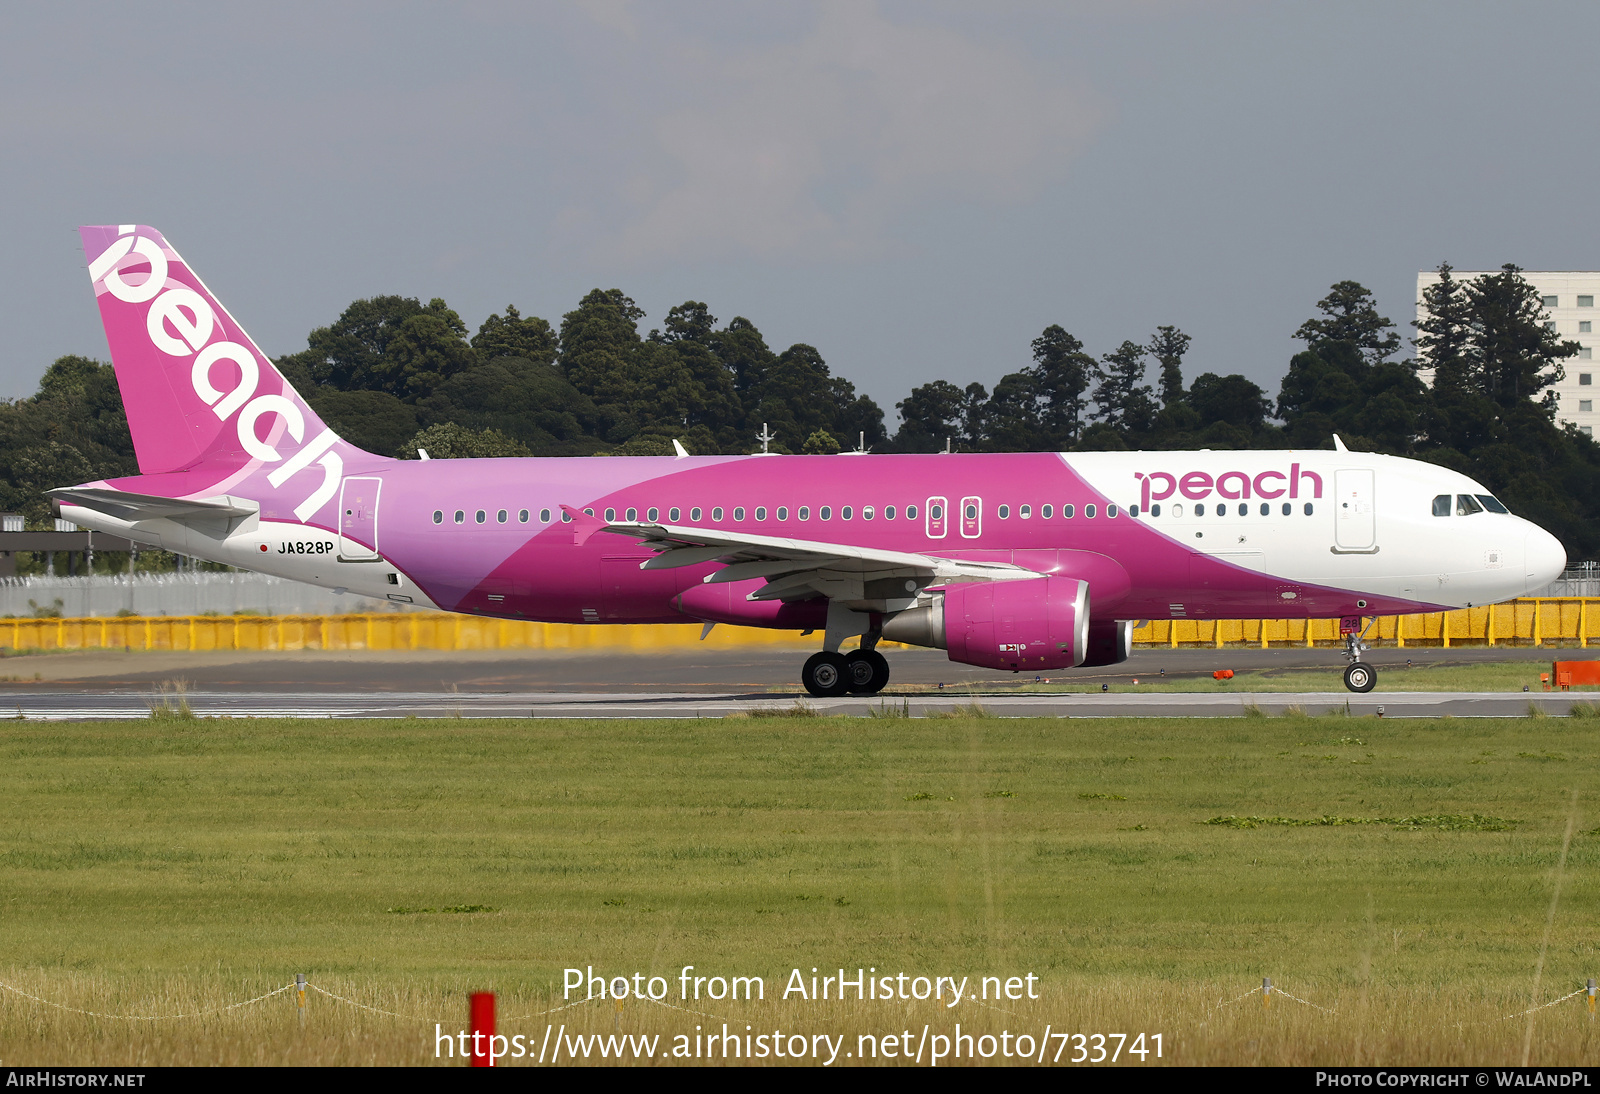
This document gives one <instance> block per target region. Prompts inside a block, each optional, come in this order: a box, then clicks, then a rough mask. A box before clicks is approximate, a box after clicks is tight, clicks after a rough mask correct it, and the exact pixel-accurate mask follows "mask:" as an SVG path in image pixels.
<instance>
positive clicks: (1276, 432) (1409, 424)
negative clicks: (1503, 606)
mask: <svg viewBox="0 0 1600 1094" xmlns="http://www.w3.org/2000/svg"><path fill="white" fill-rule="evenodd" d="M1438 272H1439V275H1440V277H1439V280H1438V281H1437V282H1436V283H1435V284H1434V285H1433V286H1431V287H1430V288H1428V289H1427V290H1426V291H1425V292H1424V294H1423V300H1422V305H1423V314H1424V318H1423V319H1422V320H1420V321H1419V322H1418V323H1416V324H1414V325H1415V326H1416V328H1417V329H1416V332H1415V337H1414V338H1412V339H1410V340H1409V341H1410V343H1411V346H1412V348H1413V350H1414V352H1413V353H1412V354H1411V355H1410V356H1409V357H1408V358H1404V359H1402V358H1401V351H1402V347H1403V346H1404V345H1405V343H1406V341H1407V340H1405V339H1402V337H1401V335H1400V333H1399V331H1398V330H1397V329H1396V326H1395V324H1394V323H1393V322H1391V321H1390V320H1389V319H1388V318H1386V317H1384V316H1381V315H1380V314H1379V313H1378V311H1377V307H1376V304H1375V301H1374V299H1373V297H1372V294H1371V293H1370V292H1368V290H1367V289H1365V288H1364V287H1363V286H1361V285H1360V284H1358V283H1356V282H1354V281H1341V282H1338V283H1337V284H1335V285H1333V286H1332V287H1331V289H1330V291H1329V293H1328V295H1327V296H1325V297H1324V298H1323V299H1321V300H1319V301H1317V303H1316V312H1317V314H1316V315H1315V316H1314V317H1312V318H1310V319H1308V320H1306V321H1305V322H1304V323H1302V324H1301V325H1300V327H1299V328H1298V329H1297V330H1296V331H1295V332H1294V337H1295V338H1296V339H1298V340H1300V341H1301V342H1303V343H1304V349H1302V350H1301V351H1300V352H1298V353H1296V354H1294V355H1293V357H1292V358H1291V359H1290V361H1289V363H1288V369H1287V371H1286V373H1285V375H1284V377H1283V380H1282V383H1281V385H1280V387H1279V390H1278V393H1277V397H1276V399H1273V398H1270V397H1269V395H1268V393H1267V392H1266V391H1264V390H1263V389H1262V388H1261V387H1260V386H1259V385H1257V384H1255V383H1254V382H1252V381H1250V380H1248V379H1246V378H1245V377H1244V376H1242V375H1239V374H1230V375H1218V374H1216V373H1211V372H1206V373H1202V374H1200V375H1198V376H1195V377H1194V378H1193V379H1192V380H1189V381H1188V382H1187V383H1186V382H1185V375H1184V358H1185V356H1186V355H1187V353H1188V351H1189V348H1190V345H1191V339H1190V337H1189V335H1187V334H1185V333H1184V332H1183V331H1181V330H1179V329H1178V328H1177V327H1175V326H1160V327H1157V328H1156V330H1155V331H1154V332H1152V333H1151V334H1150V335H1148V336H1147V337H1145V338H1143V339H1142V340H1139V341H1134V340H1124V341H1123V342H1122V343H1121V344H1120V345H1117V346H1115V347H1114V348H1111V349H1109V350H1107V351H1105V352H1102V353H1100V354H1098V355H1096V354H1094V353H1091V352H1090V351H1089V350H1088V348H1087V347H1086V346H1085V345H1084V343H1083V342H1082V341H1081V340H1080V339H1078V338H1076V337H1075V336H1073V335H1072V334H1071V333H1069V332H1068V331H1067V330H1066V329H1064V328H1063V327H1061V326H1059V325H1051V326H1049V327H1046V328H1045V329H1044V330H1043V331H1042V332H1040V334H1039V335H1038V337H1036V338H1034V339H1032V340H1031V342H1030V343H1029V344H1028V347H1027V348H1028V350H1029V353H1028V354H1027V356H1025V357H1024V358H1023V359H1024V360H1025V361H1026V362H1027V363H1026V364H1024V365H1023V367H1021V368H1019V369H1018V370H1016V371H1014V372H1010V373H1008V374H1006V375H1004V376H1002V377H1001V378H1000V380H999V381H998V382H997V383H996V384H995V385H994V388H993V390H989V389H987V388H986V387H985V386H984V385H983V384H979V383H971V384H968V385H966V386H965V387H961V386H958V385H956V384H953V383H950V382H948V381H946V380H933V381H931V382H929V383H926V384H923V385H921V386H918V387H915V388H913V389H912V390H911V391H910V392H909V393H908V394H907V395H906V397H905V398H904V399H902V400H900V401H898V402H897V403H896V404H895V410H896V412H897V416H898V419H899V421H898V425H897V427H896V428H895V431H894V432H893V433H892V434H891V433H890V432H889V431H888V429H887V428H886V425H885V417H884V412H883V410H882V409H881V408H880V407H879V406H878V405H877V404H876V403H875V402H874V401H873V400H872V399H871V398H869V397H867V396H866V395H863V394H861V393H859V392H858V391H857V390H856V388H855V385H854V384H853V383H851V381H849V380H848V379H846V378H844V377H842V376H837V375H835V374H834V373H833V372H832V371H831V370H830V369H829V367H828V364H827V362H826V361H825V360H824V359H823V356H822V354H821V353H820V352H819V351H818V350H817V349H816V348H815V347H814V346H810V345H806V344H804V343H797V344H795V345H792V346H789V347H788V348H787V349H784V350H781V351H775V350H773V349H772V348H770V347H769V346H768V345H767V342H766V340H765V338H764V337H763V336H762V334H761V332H760V331H759V330H758V329H757V328H756V326H755V324H754V323H752V322H751V321H750V320H748V319H745V318H743V317H736V318H734V319H732V320H730V321H729V322H727V323H726V324H721V323H719V321H718V320H717V319H716V318H715V317H714V316H713V315H712V314H711V311H710V309H709V307H708V306H707V305H706V304H704V303H701V302H698V301H688V302H686V303H683V304H680V305H678V306H677V307H674V308H672V309H670V310H669V311H668V312H667V314H666V316H665V318H664V319H663V320H662V322H661V325H660V326H659V327H657V328H653V329H650V330H649V331H648V332H646V331H644V330H643V329H642V326H641V320H643V319H645V318H646V316H645V314H644V312H643V311H642V310H641V309H640V308H639V307H638V305H637V304H635V303H634V301H633V300H632V299H630V298H629V297H628V296H626V295H625V294H624V293H623V292H622V291H621V290H618V289H604V290H602V289H595V290H593V291H591V292H590V293H588V294H587V295H586V296H585V297H584V298H583V299H582V300H580V301H579V302H578V305H577V307H576V308H575V309H573V310H572V311H570V312H568V313H566V314H565V315H563V316H562V317H561V320H560V324H559V327H558V326H554V325H552V324H551V323H550V322H548V321H546V320H544V319H541V318H538V317H535V316H523V315H522V314H521V313H520V312H519V311H518V310H517V309H516V308H515V307H507V308H506V309H505V311H504V312H503V313H499V314H493V315H490V316H488V317H487V318H485V319H484V320H483V322H482V323H480V324H479V325H478V327H477V330H476V331H475V332H473V331H471V330H469V328H468V326H467V324H466V323H465V322H464V321H463V320H462V319H461V317H460V315H459V314H458V313H456V312H455V311H454V310H452V309H451V308H450V307H449V306H448V305H447V304H446V303H445V302H444V301H443V300H439V299H434V300H430V301H429V302H428V303H426V304H424V303H422V302H421V301H419V300H417V299H413V298H409V297H401V296H379V297H374V298H372V299H368V300H357V301H355V302H353V303H352V304H351V305H350V306H349V307H348V308H346V309H345V311H344V313H343V314H341V315H340V316H339V317H338V318H337V319H336V320H335V321H334V322H333V323H331V324H330V325H328V326H326V327H319V328H317V329H316V330H313V331H312V332H311V333H310V335H309V336H308V338H307V345H306V348H305V349H304V350H302V351H299V352H297V353H292V354H288V355H285V356H283V357H280V358H278V359H277V362H276V363H277V365H278V367H279V368H280V369H281V370H282V371H283V373H284V374H285V375H286V376H287V377H288V379H289V380H290V382H291V383H293V384H294V385H295V387H296V388H297V389H298V390H299V391H300V392H301V393H302V394H303V395H304V396H305V397H306V400H307V401H308V402H309V403H310V404H311V405H312V407H313V408H314V409H315V410H316V411H317V412H318V413H319V414H320V415H321V416H322V417H323V419H324V420H325V421H326V422H327V423H328V424H329V425H330V426H332V427H333V428H334V429H335V430H337V431H338V432H339V433H340V434H341V435H342V436H344V437H345V438H346V439H348V440H350V441H351V442H352V443H354V444H357V445H359V446H361V447H363V448H365V449H368V450H369V451H373V452H377V453H381V454H384V455H390V456H399V457H405V458H415V457H416V456H417V454H418V450H419V449H424V450H426V451H427V452H428V454H429V455H430V456H431V457H434V458H450V457H459V456H520V455H539V456H607V455H609V456H630V455H667V454H671V453H672V451H673V449H672V442H673V440H674V439H676V440H679V441H680V442H681V443H683V445H684V446H685V447H686V448H687V449H688V450H689V451H690V452H693V453H698V454H711V453H742V452H751V451H760V450H761V447H762V442H761V441H760V440H758V433H759V432H760V431H762V430H763V428H765V429H766V430H768V431H769V432H768V433H767V434H766V435H767V436H768V437H769V438H771V439H770V441H769V442H768V444H769V446H770V450H771V451H774V452H791V453H813V454H815V453H831V452H838V451H841V450H845V449H853V448H856V447H858V446H860V445H862V444H865V445H866V447H867V448H868V449H869V450H870V451H873V452H940V451H956V452H972V451H990V452H1005V451H1028V450H1060V451H1073V450H1077V451H1105V450H1115V449H1128V450H1135V449H1153V450H1166V449H1186V448H1211V449H1250V448H1254V449H1268V448H1291V447H1292V448H1323V449H1326V448H1330V447H1331V446H1332V438H1333V434H1335V433H1337V434H1339V435H1340V437H1341V438H1342V439H1343V440H1344V442H1345V444H1346V445H1347V446H1348V447H1350V448H1351V449H1355V450H1364V451H1373V452H1387V453H1391V454H1394V455H1402V456H1410V457H1414V458H1417V459H1422V460H1428V461H1431V462H1434V463H1438V464H1441V465H1444V466H1448V467H1451V468H1454V469H1456V470H1459V471H1462V472H1464V473H1466V474H1468V475H1471V476H1472V477H1474V478H1476V479H1478V480H1479V481H1481V482H1483V483H1484V484H1485V485H1486V486H1488V487H1489V488H1490V489H1491V490H1493V491H1495V493H1496V494H1498V495H1499V496H1500V497H1501V498H1502V500H1504V501H1505V502H1506V504H1507V505H1509V506H1510V507H1511V508H1512V510H1513V511H1514V512H1517V513H1519V514H1521V515H1524V516H1527V517H1529V518H1530V519H1533V520H1534V521H1536V522H1538V523H1540V524H1541V525H1543V526H1544V527H1546V528H1549V529H1550V530H1551V531H1552V532H1554V533H1555V534H1556V535H1558V536H1559V537H1561V539H1562V541H1563V542H1564V543H1565V544H1566V545H1567V549H1568V552H1569V554H1570V555H1571V556H1572V557H1573V558H1584V557H1592V556H1593V555H1594V553H1595V551H1596V549H1597V548H1600V489H1596V488H1597V487H1600V449H1597V448H1596V446H1595V444H1594V442H1593V441H1592V440H1591V439H1590V438H1589V437H1587V436H1585V435H1583V434H1581V433H1580V432H1578V431H1577V430H1575V429H1573V428H1571V427H1570V426H1569V427H1565V428H1563V427H1559V426H1558V425H1557V424H1556V421H1555V411H1556V405H1555V400H1554V395H1553V393H1552V392H1551V391H1550V390H1549V388H1550V385H1551V384H1553V383H1556V382H1558V381H1559V380H1560V379H1561V378H1562V377H1563V376H1564V372H1563V367H1564V365H1563V363H1564V361H1566V360H1567V359H1568V358H1571V357H1572V356H1574V355H1575V354H1576V353H1577V352H1578V346H1577V344H1576V343H1573V342H1566V341H1562V340H1560V339H1559V338H1558V336H1557V335H1556V334H1555V332H1554V331H1553V330H1552V329H1550V327H1548V326H1547V325H1546V323H1547V319H1548V316H1547V314H1546V312H1545V311H1544V309H1543V307H1542V306H1541V303H1540V298H1539V295H1538V292H1537V290H1536V289H1534V287H1533V286H1532V285H1530V284H1529V283H1528V282H1527V280H1526V279H1524V278H1523V277H1522V276H1521V271H1520V270H1519V269H1518V268H1517V267H1515V266H1509V265H1508V266H1505V267H1503V268H1502V269H1501V270H1500V271H1498V272H1496V273H1492V274H1485V275H1481V276H1479V277H1476V278H1473V279H1470V280H1466V281H1462V280H1458V279H1456V278H1455V277H1454V276H1453V270H1452V269H1451V267H1450V266H1449V265H1448V264H1444V265H1441V266H1440V267H1439V269H1438ZM1019 356H1020V355H1019ZM136 467H137V465H136V462H135V460H134V457H133V448H132V444H131V442H130V440H129V437H128V431H127V422H126V419H125V418H124V417H123V413H122V404H121V398H120V395H119V392H118V390H117V386H116V381H115V377H114V375H113V372H112V369H111V367H110V366H109V365H105V364H102V363H100V362H97V361H93V360H89V359H87V358H82V357H63V358H61V359H59V360H58V361H56V362H55V363H53V364H52V365H51V366H50V367H49V368H48V369H46V370H45V373H44V376H43V378H42V379H41V381H40V385H39V391H38V392H37V393H36V394H35V395H33V396H31V397H29V398H25V399H19V400H15V401H10V402H5V403H3V404H0V505H3V506H5V507H6V508H8V509H11V510H14V511H20V512H23V513H25V514H27V516H28V518H29V524H30V527H40V526H45V524H44V522H45V521H46V518H47V515H48V503H47V501H46V500H45V499H44V498H43V496H42V494H41V491H42V490H44V489H46V488H48V487H51V486H59V485H63V484H67V483H75V482H83V481H86V480H89V479H94V478H102V477H111V476H116V475H130V474H135V473H137V471H136Z"/></svg>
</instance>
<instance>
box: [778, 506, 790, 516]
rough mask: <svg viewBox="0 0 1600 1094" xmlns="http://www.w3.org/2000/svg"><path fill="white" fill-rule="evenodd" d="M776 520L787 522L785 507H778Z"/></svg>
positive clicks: (787, 512)
mask: <svg viewBox="0 0 1600 1094" xmlns="http://www.w3.org/2000/svg"><path fill="white" fill-rule="evenodd" d="M778 519H779V520H788V519H789V507H788V506H787V505H780V506H778Z"/></svg>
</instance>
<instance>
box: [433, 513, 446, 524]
mask: <svg viewBox="0 0 1600 1094" xmlns="http://www.w3.org/2000/svg"><path fill="white" fill-rule="evenodd" d="M433 523H435V524H443V523H444V510H443V509H435V510H434V511H433Z"/></svg>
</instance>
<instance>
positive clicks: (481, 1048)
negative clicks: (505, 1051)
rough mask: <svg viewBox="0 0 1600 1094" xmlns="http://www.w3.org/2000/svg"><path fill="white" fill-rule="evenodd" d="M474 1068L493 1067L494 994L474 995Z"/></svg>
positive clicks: (486, 992) (489, 992) (480, 992)
mask: <svg viewBox="0 0 1600 1094" xmlns="http://www.w3.org/2000/svg"><path fill="white" fill-rule="evenodd" d="M471 1025H472V1063H471V1065H470V1066H472V1067H493V1066H494V1055H493V1053H492V1052H491V1051H490V1049H491V1046H492V1045H493V1044H494V992H492V991H475V992H473V993H472V1022H471Z"/></svg>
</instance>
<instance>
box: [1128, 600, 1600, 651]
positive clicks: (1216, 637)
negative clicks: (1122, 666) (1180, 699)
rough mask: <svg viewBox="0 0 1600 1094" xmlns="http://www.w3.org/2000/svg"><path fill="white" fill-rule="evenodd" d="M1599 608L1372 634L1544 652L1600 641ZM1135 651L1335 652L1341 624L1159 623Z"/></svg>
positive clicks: (1422, 624)
mask: <svg viewBox="0 0 1600 1094" xmlns="http://www.w3.org/2000/svg"><path fill="white" fill-rule="evenodd" d="M1595 603H1596V601H1595V600H1593V599H1592V598H1589V597H1581V596H1563V597H1548V598H1542V599H1537V600H1533V599H1530V600H1512V601H1508V602H1506V603H1504V604H1494V605H1488V606H1485V607H1481V608H1462V609H1459V610H1458V611H1453V612H1426V613H1422V614H1418V615H1384V616H1379V617H1378V619H1377V622H1376V623H1373V624H1372V626H1371V627H1370V629H1369V630H1368V631H1367V642H1368V644H1370V645H1379V644H1382V645H1385V646H1399V647H1407V646H1439V647H1446V648H1448V647H1450V646H1494V645H1520V646H1527V645H1532V646H1542V645H1545V644H1546V643H1550V644H1562V645H1564V644H1567V643H1575V644H1577V645H1579V646H1587V645H1588V644H1589V642H1590V640H1592V639H1600V619H1597V618H1596V612H1595V610H1594V605H1595ZM1133 641H1134V645H1136V646H1166V647H1169V648H1172V649H1178V648H1181V647H1193V646H1215V647H1217V648H1222V647H1224V646H1259V647H1261V648H1262V649H1266V648H1267V647H1269V646H1317V645H1322V646H1337V645H1339V644H1340V637H1339V621H1338V620H1337V619H1310V620H1306V619H1220V620H1211V619H1173V620H1166V619H1157V620H1151V621H1150V622H1148V623H1146V624H1145V625H1144V626H1142V627H1139V628H1138V629H1137V630H1135V631H1134V632H1133Z"/></svg>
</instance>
